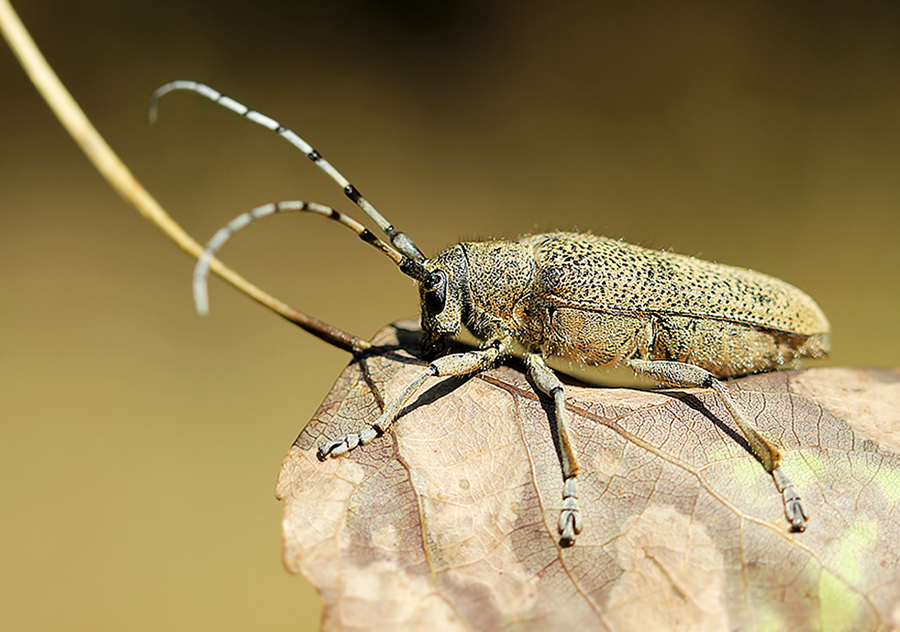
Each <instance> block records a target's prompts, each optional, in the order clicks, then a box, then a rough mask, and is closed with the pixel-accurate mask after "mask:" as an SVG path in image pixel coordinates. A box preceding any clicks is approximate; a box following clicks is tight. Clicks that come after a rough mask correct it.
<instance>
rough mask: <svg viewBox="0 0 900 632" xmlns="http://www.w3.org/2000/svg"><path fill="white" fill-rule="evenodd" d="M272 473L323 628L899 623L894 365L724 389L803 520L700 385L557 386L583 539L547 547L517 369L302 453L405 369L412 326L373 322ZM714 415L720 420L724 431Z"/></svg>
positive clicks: (899, 431)
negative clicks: (341, 443)
mask: <svg viewBox="0 0 900 632" xmlns="http://www.w3.org/2000/svg"><path fill="white" fill-rule="evenodd" d="M375 342H376V344H378V345H381V347H379V348H378V349H377V352H376V353H375V354H373V355H371V356H369V357H367V358H366V359H365V360H364V365H365V368H366V370H367V371H368V373H369V377H370V382H368V383H367V381H366V380H365V379H363V375H362V366H363V364H362V363H360V362H353V363H352V364H351V365H350V366H349V367H348V368H347V369H346V370H345V371H344V373H343V374H342V375H341V377H340V378H339V379H338V381H337V384H336V385H335V387H334V389H333V390H332V391H331V393H329V395H328V397H327V398H326V400H325V402H324V403H323V404H322V407H321V409H320V410H319V412H318V414H317V415H316V417H315V418H314V419H313V421H312V422H311V423H310V424H309V425H308V426H307V428H306V429H305V430H304V431H303V432H302V433H301V435H300V437H299V438H298V439H297V441H296V442H295V444H294V446H293V447H292V448H291V451H290V453H289V454H288V456H287V457H286V459H285V461H284V466H283V468H282V471H281V476H280V478H279V482H278V491H277V494H278V497H279V498H281V499H283V500H284V501H285V514H284V525H283V526H284V559H285V564H286V566H287V568H288V569H289V570H290V571H292V572H302V573H304V574H305V575H306V576H307V577H309V579H310V580H311V581H312V582H313V583H314V584H315V585H316V586H317V587H318V589H319V591H320V592H321V594H322V597H323V600H324V604H325V614H324V626H323V627H324V629H326V630H352V629H360V630H371V629H385V630H389V629H399V628H403V629H417V628H421V629H428V630H472V629H477V630H490V629H498V628H501V627H502V628H504V629H528V630H553V631H557V630H568V629H596V630H606V629H608V630H656V629H666V630H682V629H683V630H723V629H821V628H829V629H841V630H843V629H853V630H878V629H887V628H890V627H891V626H892V625H894V626H897V625H900V571H898V568H900V530H898V529H897V527H896V524H897V522H898V520H900V512H898V501H900V456H898V452H900V371H875V370H869V371H863V370H848V369H813V370H808V371H787V372H780V373H770V374H765V375H759V376H754V377H750V378H744V379H741V380H735V381H732V382H729V383H728V386H729V388H730V389H731V390H732V391H733V392H734V393H735V397H736V398H737V400H738V401H739V402H740V404H741V405H743V406H744V407H745V409H746V411H747V412H748V413H749V415H750V418H751V419H752V420H753V421H754V422H755V424H756V425H757V427H758V428H759V429H760V430H761V431H762V432H763V434H764V435H766V436H767V437H769V438H771V439H773V440H774V441H775V442H776V443H777V444H779V445H780V446H781V447H782V448H783V450H784V462H783V465H784V469H785V472H786V473H787V474H788V475H789V476H790V477H791V478H792V479H793V481H794V483H795V484H796V485H797V487H798V489H799V490H800V492H801V494H802V496H803V498H804V502H805V504H806V507H807V509H808V510H809V512H810V514H811V517H810V522H809V525H808V528H807V530H806V532H805V533H800V534H791V533H789V532H788V529H787V524H786V522H785V519H784V516H783V513H782V504H781V498H780V496H779V494H778V493H777V492H776V491H775V488H774V485H773V483H772V480H771V478H770V477H769V476H768V475H767V474H766V473H765V472H764V471H763V469H762V467H761V466H760V465H759V464H758V463H757V462H756V461H755V460H754V459H753V458H752V457H751V456H750V454H749V453H748V451H747V450H746V449H745V448H744V447H742V443H741V441H740V440H739V439H738V440H736V439H735V437H737V436H738V435H737V433H736V431H735V430H734V429H732V427H731V425H730V423H729V422H730V420H729V417H728V415H727V413H726V412H725V411H724V409H723V407H722V405H721V404H720V402H719V401H718V400H717V399H716V398H715V396H714V395H712V393H709V392H706V391H703V390H697V391H665V392H661V391H635V390H627V389H603V388H585V387H579V386H568V387H567V390H566V393H567V402H568V405H569V409H570V410H571V411H572V421H571V424H572V428H571V432H570V434H571V436H572V438H573V440H574V445H575V449H576V452H577V454H578V455H579V458H580V461H581V465H582V474H581V476H580V485H579V498H580V502H581V507H582V512H583V516H584V532H583V533H582V534H581V535H580V536H579V538H578V540H577V541H576V543H575V546H573V547H572V548H569V549H560V548H559V546H558V544H557V539H558V534H557V533H556V523H557V519H558V515H559V510H560V507H561V503H562V500H561V490H562V479H561V475H560V469H559V463H558V461H557V456H556V452H555V451H554V447H553V443H552V440H551V438H550V433H549V429H548V410H549V407H548V405H547V404H546V403H544V402H542V401H541V400H540V399H539V398H538V397H537V396H536V395H535V393H534V391H533V389H532V388H531V387H530V386H529V384H528V382H527V380H526V379H525V378H524V377H523V374H522V373H521V372H520V371H517V370H515V369H514V368H509V367H505V366H504V367H500V368H498V369H496V370H493V371H490V372H488V373H486V374H484V375H481V376H478V377H474V378H471V379H467V380H466V379H438V378H436V379H434V380H433V381H430V382H428V383H427V384H426V386H425V388H424V390H423V391H422V392H421V393H420V394H419V395H418V396H417V397H416V398H415V399H414V401H413V402H412V404H410V405H409V406H408V407H407V409H406V412H405V414H403V415H402V416H401V417H400V418H399V419H398V420H397V422H395V424H394V426H393V430H392V432H390V433H388V434H386V435H385V436H383V437H381V438H379V439H376V440H375V441H373V442H372V443H371V444H369V445H367V446H364V447H362V448H359V449H357V450H354V451H353V452H352V453H351V454H350V455H349V456H345V457H342V458H338V459H332V460H329V461H327V462H325V463H319V462H318V461H317V460H316V457H315V450H316V447H317V445H319V444H320V443H322V442H324V441H325V440H327V439H331V438H334V437H337V436H340V435H343V434H345V433H347V432H350V431H353V430H357V429H359V428H361V427H363V426H364V425H366V424H368V423H371V422H372V421H373V420H374V419H375V418H376V417H377V415H378V413H379V411H380V407H379V404H378V400H377V399H376V397H375V396H374V395H373V391H372V388H371V386H370V384H374V385H376V386H377V388H378V390H379V392H380V396H381V397H382V398H384V400H387V401H389V400H390V399H391V398H392V397H395V396H396V395H397V394H398V393H399V392H400V390H401V389H402V388H403V387H404V386H405V385H406V384H408V383H409V382H410V381H411V380H412V379H413V378H414V377H415V375H417V374H418V373H419V372H420V371H421V369H422V363H421V362H420V361H418V360H416V359H415V357H416V354H417V353H418V351H417V345H418V332H417V330H415V329H414V325H413V323H399V324H398V325H396V326H395V327H388V328H386V329H384V330H382V331H381V332H380V333H379V334H378V336H377V337H376V339H375ZM720 420H724V421H720Z"/></svg>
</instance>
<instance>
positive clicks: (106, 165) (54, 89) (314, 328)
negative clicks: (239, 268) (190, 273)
mask: <svg viewBox="0 0 900 632" xmlns="http://www.w3.org/2000/svg"><path fill="white" fill-rule="evenodd" d="M0 31H2V32H3V36H4V38H6V41H7V43H8V44H9V46H10V48H12V50H13V52H14V53H15V54H16V57H18V59H19V62H20V63H21V64H22V67H23V68H24V69H25V72H26V73H27V74H28V76H29V78H30V79H31V81H32V82H33V83H34V85H35V87H37V89H38V92H40V93H41V96H43V97H44V100H45V101H46V102H47V104H48V105H49V106H50V109H51V110H53V113H54V114H55V115H56V117H57V118H58V119H59V121H60V122H61V123H62V124H63V127H65V128H66V130H67V131H68V132H69V134H70V135H71V136H72V138H74V139H75V142H76V143H77V144H78V146H79V147H81V149H82V151H84V153H85V154H86V155H87V157H88V159H89V160H90V161H91V162H92V163H93V164H94V166H95V167H96V168H97V170H98V171H99V172H100V174H101V175H102V176H103V177H104V178H105V179H106V181H107V182H109V184H110V185H112V187H113V188H114V189H115V190H116V191H118V193H119V195H121V196H122V197H123V198H125V201H126V202H128V203H129V204H131V205H132V206H133V207H134V208H135V209H137V211H138V213H140V214H141V215H143V216H144V217H145V218H146V219H147V220H149V221H150V222H151V223H153V224H154V225H155V226H156V227H157V228H159V229H160V230H161V231H162V232H163V233H165V234H166V235H167V236H168V237H169V239H171V240H172V241H174V242H175V243H176V244H177V245H178V246H179V247H180V248H181V249H182V250H184V251H185V252H187V253H188V254H189V255H191V256H192V257H194V258H195V259H196V258H198V257H199V256H200V255H201V253H202V252H203V246H201V245H200V244H199V243H198V242H197V241H195V240H194V239H193V238H192V237H191V236H190V235H188V234H187V233H186V232H185V231H184V229H183V228H181V226H179V225H178V223H177V222H176V221H175V220H173V219H172V217H171V216H170V215H169V214H168V213H166V212H165V211H164V210H163V208H162V207H161V206H160V205H159V203H158V202H157V201H156V200H155V199H154V198H153V196H151V195H150V194H149V193H148V192H147V190H146V189H145V188H144V187H143V186H142V185H141V184H140V182H138V181H137V179H135V177H134V176H133V175H132V173H131V171H130V170H129V169H128V167H126V166H125V164H124V163H123V162H122V161H121V160H120V159H119V157H118V156H117V155H116V153H115V152H114V151H113V150H112V149H111V148H110V146H109V145H108V144H107V143H106V141H105V140H103V137H102V136H100V133H99V132H98V131H97V130H96V129H95V128H94V126H93V125H92V124H91V122H90V121H89V120H88V118H87V116H86V115H85V114H84V112H83V111H82V110H81V108H80V107H79V106H78V103H76V102H75V99H73V98H72V95H71V94H69V92H68V90H66V88H65V86H63V84H62V82H61V81H60V80H59V78H58V77H57V76H56V73H54V72H53V69H52V68H50V65H49V64H48V63H47V61H46V60H45V59H44V56H43V55H42V54H41V52H40V51H39V50H38V48H37V46H36V45H35V43H34V40H32V39H31V36H30V35H29V34H28V31H27V30H26V29H25V26H24V25H23V24H22V22H21V20H20V19H19V16H18V15H16V12H15V11H14V10H13V8H12V6H11V5H10V4H9V0H0ZM210 269H211V270H212V271H213V272H214V273H215V274H217V275H219V276H220V277H222V278H223V279H224V280H225V281H227V282H228V283H230V284H231V285H233V286H234V287H236V288H237V289H238V290H240V291H241V292H243V293H244V294H246V295H247V296H249V297H250V298H252V299H253V300H255V301H257V302H258V303H261V304H262V305H265V306H266V307H268V308H269V309H271V310H272V311H274V312H276V313H277V314H279V315H280V316H282V317H284V318H286V319H287V320H289V321H291V322H292V323H295V324H297V325H298V326H300V327H301V328H303V329H305V330H306V331H308V332H310V333H311V334H313V335H314V336H316V337H318V338H321V339H322V340H324V341H325V342H328V343H329V344H332V345H334V346H336V347H339V348H341V349H344V350H346V351H350V352H352V353H358V352H361V351H364V350H365V349H368V348H369V347H370V346H371V345H370V344H369V343H368V342H367V341H365V340H362V339H361V338H358V337H357V336H354V335H352V334H349V333H347V332H344V331H341V330H340V329H338V328H336V327H334V326H332V325H329V324H328V323H325V322H322V321H321V320H318V319H317V318H313V317H312V316H309V315H308V314H304V313H303V312H300V311H298V310H296V309H294V308H292V307H290V306H289V305H287V304H285V303H283V302H282V301H279V300H278V299H276V298H275V297H273V296H271V295H269V294H267V293H266V292H264V291H263V290H261V289H259V288H258V287H256V286H255V285H253V284H252V283H250V282H249V281H247V280H246V279H244V278H243V277H242V276H240V275H239V274H237V273H236V272H234V271H233V270H231V269H230V268H228V267H227V266H226V265H225V264H223V263H221V262H220V261H218V260H216V259H213V260H212V261H211V264H210Z"/></svg>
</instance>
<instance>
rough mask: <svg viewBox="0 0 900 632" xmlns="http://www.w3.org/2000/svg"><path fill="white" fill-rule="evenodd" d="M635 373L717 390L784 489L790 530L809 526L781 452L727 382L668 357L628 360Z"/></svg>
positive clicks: (782, 494) (679, 384) (785, 509)
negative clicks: (755, 424) (731, 392)
mask: <svg viewBox="0 0 900 632" xmlns="http://www.w3.org/2000/svg"><path fill="white" fill-rule="evenodd" d="M628 366H630V367H631V368H632V369H633V370H634V371H635V373H638V374H640V375H644V376H647V377H649V378H651V379H653V380H656V381H657V382H662V383H663V384H667V385H670V386H676V387H697V388H711V389H712V390H714V391H715V392H716V394H718V396H719V399H721V400H722V403H723V404H725V408H727V409H728V412H729V413H731V417H732V418H733V419H734V421H735V423H736V424H737V425H738V428H740V430H741V432H742V433H743V435H744V437H745V438H746V439H747V443H748V444H749V445H750V450H751V451H752V452H753V455H754V456H755V457H756V458H757V460H758V461H759V462H760V463H761V464H762V466H763V467H764V468H765V470H766V472H768V473H769V474H770V475H771V476H772V479H773V480H774V481H775V487H776V488H777V489H778V491H779V493H781V497H782V500H783V502H784V515H785V518H787V521H788V522H789V523H790V525H791V531H795V532H799V531H803V530H805V529H806V521H807V520H808V519H809V515H808V514H807V513H806V509H805V508H804V507H803V502H802V501H801V500H800V494H799V493H798V492H797V490H796V488H795V487H794V485H793V483H791V480H790V479H789V478H788V477H787V475H786V474H785V473H784V471H783V470H782V469H781V454H780V453H779V452H778V450H777V449H776V448H775V446H773V445H772V444H771V443H769V442H768V441H766V440H765V438H763V436H762V435H761V434H759V432H757V430H756V428H754V427H753V425H752V424H751V423H750V420H749V419H747V416H746V415H745V414H744V412H743V411H742V410H741V408H740V407H739V406H738V405H737V404H736V403H735V402H734V400H733V399H732V398H731V395H729V394H728V391H727V390H726V388H725V386H724V385H723V384H722V382H720V381H719V380H718V379H716V377H715V376H714V375H713V374H712V373H710V372H709V371H707V370H705V369H701V368H700V367H698V366H694V365H693V364H686V363H684V362H669V361H665V360H653V361H651V360H636V359H635V360H628Z"/></svg>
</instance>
